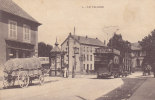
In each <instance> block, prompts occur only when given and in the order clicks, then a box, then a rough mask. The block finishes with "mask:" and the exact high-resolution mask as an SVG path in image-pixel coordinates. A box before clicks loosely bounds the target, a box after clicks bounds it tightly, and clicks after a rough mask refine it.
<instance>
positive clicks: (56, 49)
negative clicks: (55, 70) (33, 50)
mask: <svg viewBox="0 0 155 100" xmlns="http://www.w3.org/2000/svg"><path fill="white" fill-rule="evenodd" d="M58 45H59V44H58V42H57V39H56V42H55V47H54V48H53V49H52V50H51V51H50V52H51V53H60V52H61V49H60V48H59V46H58Z"/></svg>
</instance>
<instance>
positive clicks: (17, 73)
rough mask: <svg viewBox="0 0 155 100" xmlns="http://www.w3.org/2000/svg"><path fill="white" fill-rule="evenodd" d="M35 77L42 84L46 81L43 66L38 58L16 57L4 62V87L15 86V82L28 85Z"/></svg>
mask: <svg viewBox="0 0 155 100" xmlns="http://www.w3.org/2000/svg"><path fill="white" fill-rule="evenodd" d="M34 79H38V80H39V82H40V84H43V83H44V75H43V72H42V66H41V63H40V60H39V59H38V58H36V57H33V58H15V59H11V60H8V61H7V62H6V63H5V64H4V78H3V85H4V88H7V87H9V86H14V84H15V82H18V85H19V86H20V87H22V88H23V87H27V86H28V85H29V84H31V83H32V80H34Z"/></svg>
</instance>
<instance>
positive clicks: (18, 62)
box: [4, 57, 41, 72]
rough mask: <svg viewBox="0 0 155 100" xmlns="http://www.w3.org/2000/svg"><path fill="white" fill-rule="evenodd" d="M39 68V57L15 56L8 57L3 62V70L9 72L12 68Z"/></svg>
mask: <svg viewBox="0 0 155 100" xmlns="http://www.w3.org/2000/svg"><path fill="white" fill-rule="evenodd" d="M39 68H41V63H40V60H39V58H36V57H33V58H15V59H10V60H8V61H7V62H6V63H5V64H4V72H11V71H14V70H20V69H22V70H33V69H39Z"/></svg>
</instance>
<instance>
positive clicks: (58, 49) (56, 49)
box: [50, 46, 61, 53]
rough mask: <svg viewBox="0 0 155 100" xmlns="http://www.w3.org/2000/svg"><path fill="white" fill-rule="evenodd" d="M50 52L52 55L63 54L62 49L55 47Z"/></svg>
mask: <svg viewBox="0 0 155 100" xmlns="http://www.w3.org/2000/svg"><path fill="white" fill-rule="evenodd" d="M50 52H51V53H54V52H61V49H60V48H59V47H58V46H55V47H54V48H53V49H52V50H51V51H50Z"/></svg>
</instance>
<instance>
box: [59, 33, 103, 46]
mask: <svg viewBox="0 0 155 100" xmlns="http://www.w3.org/2000/svg"><path fill="white" fill-rule="evenodd" d="M69 36H70V37H72V38H73V39H75V40H76V41H77V42H79V43H80V44H83V45H93V46H105V45H104V43H103V42H102V41H100V40H99V39H98V38H89V37H87V36H86V37H84V36H77V35H69ZM67 39H68V38H67ZM67 39H66V40H67ZM66 40H65V41H66ZM65 41H64V42H65ZM64 42H63V43H64ZM63 43H62V44H63ZM62 44H61V45H62Z"/></svg>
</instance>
